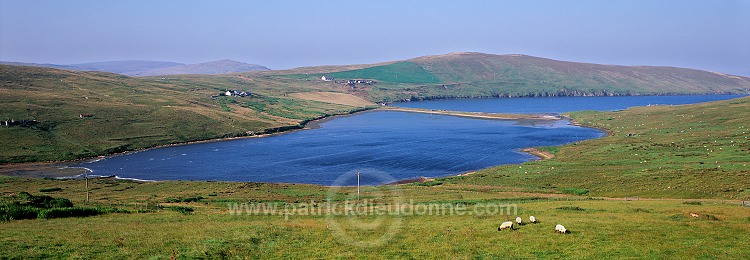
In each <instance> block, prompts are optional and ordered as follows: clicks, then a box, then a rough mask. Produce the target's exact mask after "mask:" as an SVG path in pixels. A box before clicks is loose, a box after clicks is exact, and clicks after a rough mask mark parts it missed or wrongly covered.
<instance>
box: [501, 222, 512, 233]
mask: <svg viewBox="0 0 750 260" xmlns="http://www.w3.org/2000/svg"><path fill="white" fill-rule="evenodd" d="M506 228H508V229H510V230H513V222H512V221H505V222H503V224H500V227H498V228H497V231H500V230H503V229H506Z"/></svg>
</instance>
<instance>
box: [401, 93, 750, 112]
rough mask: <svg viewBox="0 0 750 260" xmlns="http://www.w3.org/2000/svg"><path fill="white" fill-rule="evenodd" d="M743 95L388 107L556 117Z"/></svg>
mask: <svg viewBox="0 0 750 260" xmlns="http://www.w3.org/2000/svg"><path fill="white" fill-rule="evenodd" d="M744 96H746V95H694V96H619V97H550V98H490V99H446V100H431V101H421V102H406V103H394V104H392V105H393V106H398V107H411V108H426V109H444V110H458V111H471V112H496V113H520V114H548V113H550V114H556V113H565V112H572V111H581V110H599V111H616V110H623V109H626V108H629V107H635V106H648V105H684V104H695V103H702V102H709V101H717V100H726V99H732V98H739V97H744Z"/></svg>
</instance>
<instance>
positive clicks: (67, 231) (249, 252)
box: [0, 177, 750, 259]
mask: <svg viewBox="0 0 750 260" xmlns="http://www.w3.org/2000/svg"><path fill="white" fill-rule="evenodd" d="M0 181H1V182H0V191H1V192H2V193H4V194H5V195H6V196H8V195H10V194H13V193H15V192H17V191H19V190H29V191H32V193H39V192H35V191H36V190H35V189H39V188H41V187H60V188H62V190H61V191H59V192H53V193H48V195H52V196H55V197H67V198H71V199H72V200H73V201H74V203H76V204H77V205H80V204H81V203H82V198H83V194H84V191H83V182H82V181H73V180H64V181H52V180H41V179H19V178H10V177H5V178H2V179H0ZM90 187H91V189H92V196H91V198H92V202H91V204H94V205H107V206H115V207H119V208H128V209H144V208H152V209H153V208H154V206H155V205H156V204H160V205H161V206H175V205H181V206H186V207H192V208H194V209H195V213H194V214H190V215H183V214H180V213H177V212H174V211H170V210H167V209H155V211H154V212H151V213H132V214H108V215H102V216H96V217H89V218H68V219H49V220H47V219H38V220H17V221H10V222H5V223H0V225H1V226H2V228H1V229H0V253H2V254H3V255H4V256H6V257H25V258H29V257H32V258H33V257H65V258H67V257H80V258H109V257H116V258H150V257H158V258H167V257H169V256H170V255H171V254H172V250H174V251H175V252H176V253H177V255H178V256H179V257H185V258H196V257H198V258H222V257H229V258H243V257H252V258H256V257H257V258H278V257H294V258H302V257H304V258H309V257H318V258H331V257H347V258H349V257H355V256H356V257H365V258H390V257H400V258H426V257H429V258H483V257H493V258H497V257H512V258H518V257H523V258H537V257H573V258H582V257H585V258H611V257H629V258H630V257H633V258H644V257H647V258H674V257H677V258H698V257H700V258H734V259H744V258H747V257H749V256H750V253H749V252H750V245H749V244H747V243H742V242H739V241H745V240H747V239H749V238H750V232H748V231H750V218H748V213H750V209H748V208H746V207H742V206H738V205H732V204H725V203H722V202H713V201H704V202H703V203H700V205H698V204H684V203H683V201H679V200H655V201H647V200H641V201H627V202H626V201H611V200H589V199H586V198H581V197H573V196H571V197H557V196H556V197H548V196H547V195H534V194H520V193H504V192H502V189H498V188H493V187H486V186H472V185H440V186H434V187H420V186H415V185H407V186H399V187H392V186H391V187H364V188H363V189H362V196H363V197H377V198H380V196H381V195H382V194H388V192H387V190H390V189H400V190H401V192H402V193H403V198H402V199H403V200H405V201H410V200H413V201H415V203H424V202H433V203H443V202H451V203H465V204H467V205H469V207H474V205H478V204H475V203H477V202H480V203H488V202H494V203H498V204H502V205H504V204H516V205H517V207H518V215H519V216H523V217H524V219H526V218H527V217H528V215H535V216H536V217H537V218H538V219H539V220H540V221H541V223H540V224H536V225H525V226H521V227H520V229H519V230H517V231H514V232H508V231H505V232H498V231H496V228H497V226H498V225H499V224H500V222H502V221H504V220H505V219H506V218H507V217H505V216H502V215H474V214H472V215H410V216H404V217H400V220H401V221H402V225H401V227H400V228H399V229H398V230H397V232H396V233H395V234H396V235H395V237H394V238H393V240H391V241H390V243H387V244H385V245H384V246H379V247H370V248H367V247H356V246H350V245H347V244H344V243H339V242H338V240H337V239H336V237H335V236H334V233H333V232H332V231H331V230H329V228H328V226H330V224H329V223H327V221H326V218H325V217H323V216H316V215H312V216H310V215H293V216H289V218H288V219H286V218H285V217H284V216H283V215H240V216H237V215H231V214H230V213H229V212H228V211H227V207H226V203H227V202H273V203H276V204H278V205H281V207H283V206H284V205H287V203H297V202H309V201H315V202H321V201H323V200H324V199H325V194H326V192H327V189H326V188H323V187H319V186H312V185H283V184H254V183H224V182H160V183H132V182H127V181H113V180H94V181H92V183H91V184H90ZM338 194H349V196H351V194H356V191H355V189H353V188H344V189H343V190H340V191H339V193H338ZM195 196H203V197H205V199H202V200H201V201H200V202H197V203H196V202H193V203H178V204H175V203H165V201H166V198H169V197H172V198H186V197H195ZM6 198H8V197H6ZM388 199H389V197H382V201H388ZM288 205H292V204H288ZM566 207H567V208H574V209H576V210H564V209H565V208H566ZM478 208H479V209H480V211H477V212H486V210H488V209H487V208H484V207H482V206H479V207H478ZM560 208H563V209H560ZM691 212H696V213H698V214H700V215H703V216H705V215H712V216H714V217H716V220H707V219H705V218H703V219H701V218H691V217H689V213H691ZM510 217H511V218H513V217H515V216H510ZM351 218H352V219H349V221H354V220H353V219H359V220H360V221H365V223H369V221H367V220H363V219H361V217H351ZM380 221H386V222H379V223H388V222H387V221H393V217H390V216H387V217H384V218H382V219H380ZM340 223H347V222H346V221H345V222H340ZM374 223H378V222H374ZM557 223H563V224H565V225H566V227H567V228H568V229H569V230H571V232H572V233H571V234H568V235H558V234H555V233H554V232H553V227H554V225H555V224H557ZM42 230H43V232H42ZM361 232H362V233H359V235H354V234H350V235H352V236H355V237H357V238H361V237H360V235H361V236H365V237H366V236H368V234H375V235H378V234H380V233H378V230H363V231H361ZM499 245H502V246H499Z"/></svg>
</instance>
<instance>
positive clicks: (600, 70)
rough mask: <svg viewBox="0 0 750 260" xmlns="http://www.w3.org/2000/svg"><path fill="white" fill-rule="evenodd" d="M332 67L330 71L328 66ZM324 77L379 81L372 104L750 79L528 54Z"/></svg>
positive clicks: (742, 85) (691, 87)
mask: <svg viewBox="0 0 750 260" xmlns="http://www.w3.org/2000/svg"><path fill="white" fill-rule="evenodd" d="M329 69H330V68H329ZM295 75H296V76H298V77H301V78H305V77H307V78H315V77H317V78H319V77H320V75H327V76H333V77H334V78H337V79H352V78H366V79H375V80H379V81H381V82H380V83H379V84H377V85H376V86H372V87H370V86H364V88H365V89H366V91H367V92H368V95H369V96H370V97H371V100H374V101H381V100H383V101H395V100H407V99H409V100H415V99H430V98H466V97H498V96H503V97H504V96H511V97H515V96H560V95H567V96H570V95H573V96H583V95H644V94H648V95H653V94H698V93H700V94H706V93H709V94H710V93H748V92H750V79H748V78H746V77H738V76H732V75H724V74H720V73H713V72H707V71H700V70H693V69H682V68H673V67H649V66H614V65H599V64H589V63H577V62H565V61H556V60H550V59H544V58H537V57H531V56H525V55H490V54H482V53H452V54H447V55H438V56H426V57H419V58H415V59H411V60H407V61H402V62H397V63H392V64H386V65H379V66H373V67H369V68H359V69H354V70H346V71H339V72H333V73H326V74H314V75H308V74H295Z"/></svg>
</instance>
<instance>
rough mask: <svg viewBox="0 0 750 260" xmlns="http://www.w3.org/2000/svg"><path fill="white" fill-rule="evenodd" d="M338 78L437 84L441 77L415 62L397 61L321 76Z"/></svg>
mask: <svg viewBox="0 0 750 260" xmlns="http://www.w3.org/2000/svg"><path fill="white" fill-rule="evenodd" d="M324 75H325V76H330V77H333V78H336V79H374V80H378V81H383V82H390V83H407V84H408V83H415V84H437V83H440V79H438V78H437V77H435V76H434V75H432V74H431V73H430V72H429V71H427V70H425V69H424V68H422V67H421V66H420V65H419V64H416V63H413V62H408V61H404V62H396V63H392V64H388V65H381V66H374V67H369V68H364V69H358V70H349V71H340V72H333V73H328V74H321V76H324Z"/></svg>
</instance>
